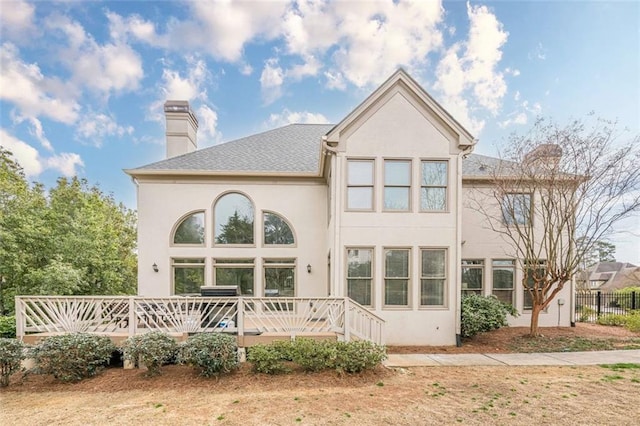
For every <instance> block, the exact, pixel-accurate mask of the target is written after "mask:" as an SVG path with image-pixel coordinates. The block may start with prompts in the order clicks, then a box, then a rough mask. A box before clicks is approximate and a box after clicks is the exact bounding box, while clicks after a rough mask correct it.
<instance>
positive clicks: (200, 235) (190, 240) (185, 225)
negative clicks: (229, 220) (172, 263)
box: [173, 212, 204, 245]
mask: <svg viewBox="0 0 640 426" xmlns="http://www.w3.org/2000/svg"><path fill="white" fill-rule="evenodd" d="M173 243H174V244H197V245H203V244H204V212H197V213H193V214H191V215H189V216H187V217H185V218H184V219H182V221H181V222H180V224H179V225H178V226H177V227H176V231H175V232H174V234H173Z"/></svg>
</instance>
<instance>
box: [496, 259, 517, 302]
mask: <svg viewBox="0 0 640 426" xmlns="http://www.w3.org/2000/svg"><path fill="white" fill-rule="evenodd" d="M491 270H492V271H493V272H492V274H493V279H492V281H493V289H492V294H493V295H494V296H495V297H497V298H498V300H500V301H501V302H503V303H508V304H510V305H513V304H514V299H513V296H514V291H513V289H514V285H515V262H514V261H513V260H493V261H492V262H491Z"/></svg>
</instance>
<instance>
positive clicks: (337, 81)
mask: <svg viewBox="0 0 640 426" xmlns="http://www.w3.org/2000/svg"><path fill="white" fill-rule="evenodd" d="M324 77H325V78H326V79H327V88H328V89H337V90H344V89H346V87H347V83H346V82H345V81H344V77H342V74H341V73H339V72H337V71H325V73H324Z"/></svg>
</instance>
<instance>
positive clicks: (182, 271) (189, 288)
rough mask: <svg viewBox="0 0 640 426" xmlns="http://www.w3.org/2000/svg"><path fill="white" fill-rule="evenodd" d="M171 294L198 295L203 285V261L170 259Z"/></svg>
mask: <svg viewBox="0 0 640 426" xmlns="http://www.w3.org/2000/svg"><path fill="white" fill-rule="evenodd" d="M171 269H172V270H173V294H176V295H179V294H198V295H199V294H200V287H202V286H203V285H204V259H200V258H192V259H171Z"/></svg>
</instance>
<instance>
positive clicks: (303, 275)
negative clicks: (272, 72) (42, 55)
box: [126, 69, 571, 345]
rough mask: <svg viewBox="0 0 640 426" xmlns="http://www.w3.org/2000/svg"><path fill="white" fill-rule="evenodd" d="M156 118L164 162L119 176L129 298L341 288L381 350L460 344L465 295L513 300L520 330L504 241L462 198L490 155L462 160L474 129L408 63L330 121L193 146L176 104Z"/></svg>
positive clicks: (192, 130) (476, 184) (562, 317)
mask: <svg viewBox="0 0 640 426" xmlns="http://www.w3.org/2000/svg"><path fill="white" fill-rule="evenodd" d="M165 115H166V123H167V127H166V135H167V158H166V159H165V160H162V161H159V162H156V163H153V164H148V165H145V166H142V167H138V168H135V169H130V170H126V173H128V174H129V175H131V176H132V177H133V178H134V181H135V182H136V185H137V194H138V220H139V224H138V244H139V245H138V249H139V267H138V283H139V284H138V294H139V295H140V296H146V297H165V296H172V295H185V294H194V293H195V294H199V293H200V292H201V287H205V288H209V287H216V286H228V285H234V286H237V288H238V289H239V292H240V293H241V294H242V295H243V296H246V297H255V298H258V297H271V298H273V300H274V301H276V300H277V298H278V297H280V298H283V297H296V298H327V297H328V298H339V297H342V298H344V297H347V296H348V297H349V298H351V299H352V300H353V301H355V302H357V304H359V305H361V306H363V307H364V308H365V309H367V310H369V311H370V312H372V313H374V314H375V315H377V316H379V317H380V318H382V319H383V320H384V323H385V328H386V330H385V336H386V343H387V344H393V345H453V344H456V342H457V338H458V337H459V333H460V298H461V295H463V294H469V293H478V294H483V295H490V294H493V295H495V296H496V297H498V298H499V299H500V300H503V301H506V302H510V303H512V304H513V305H514V306H515V307H516V308H517V309H518V310H519V311H520V312H521V315H520V316H519V317H517V318H511V319H510V323H511V324H512V325H518V326H524V325H528V323H529V317H530V315H528V310H530V308H531V305H530V300H529V298H528V297H526V296H528V293H525V292H523V289H522V286H521V285H519V283H520V282H521V279H522V276H523V271H522V270H520V269H519V268H518V266H517V262H516V261H515V259H514V254H513V251H512V250H510V249H509V246H508V245H506V244H505V243H504V242H503V241H502V240H501V238H500V237H499V236H498V235H497V234H496V233H495V232H493V231H491V230H490V229H488V228H487V227H486V225H485V224H484V217H483V216H482V215H481V214H480V213H479V212H477V211H475V210H474V209H473V208H471V207H470V206H468V205H467V204H466V203H465V200H466V199H467V198H469V197H470V196H472V195H473V194H474V193H476V192H477V191H478V188H482V187H486V186H487V185H490V179H489V178H490V176H489V174H488V172H487V167H486V165H487V164H492V163H495V162H496V161H498V160H497V159H494V158H490V157H485V156H481V155H476V154H472V151H473V148H474V146H475V144H476V140H475V139H474V137H473V136H472V135H471V134H470V133H469V131H467V130H466V129H465V128H464V127H463V126H462V125H461V124H460V123H458V122H457V121H456V120H455V119H454V117H452V116H451V115H450V114H449V113H448V112H447V111H446V110H445V109H444V108H443V107H442V106H441V105H439V104H438V103H437V102H436V101H435V100H434V99H433V98H432V97H431V96H430V95H429V94H428V93H427V92H426V91H425V90H424V89H423V88H422V87H420V85H419V84H418V83H417V82H416V81H415V80H414V79H413V78H411V77H410V76H409V75H408V74H407V73H406V72H405V71H404V70H402V69H400V70H398V71H396V72H395V73H394V74H393V75H392V76H391V77H390V78H389V79H388V80H387V81H385V82H384V83H383V84H382V85H381V86H380V87H379V88H377V89H376V90H375V91H374V92H373V93H372V94H371V95H370V96H369V97H368V98H366V99H365V100H364V101H363V102H362V103H361V104H360V105H359V106H358V107H356V108H355V109H354V110H353V111H352V112H351V113H349V114H348V115H347V116H346V117H344V118H343V119H342V121H340V122H339V123H338V124H336V125H325V124H317V125H316V124H292V125H288V126H285V127H281V128H277V129H273V130H269V131H266V132H263V133H260V134H256V135H251V136H247V137H244V138H241V139H238V140H234V141H231V142H227V143H224V144H220V145H216V146H212V147H209V148H206V149H201V150H198V149H197V143H196V134H197V126H198V120H197V118H196V117H195V115H194V114H193V112H192V111H191V109H190V108H189V105H188V103H186V102H184V101H167V103H166V104H165ZM513 195H514V197H521V198H522V199H523V200H524V199H525V198H526V201H527V202H535V200H532V199H531V194H513ZM497 208H499V207H497ZM516 220H518V219H517V218H516ZM522 220H525V219H524V218H522ZM505 226H509V224H508V223H506V224H505ZM287 300H289V299H287ZM559 300H560V301H561V303H559V304H555V303H554V304H552V305H550V306H549V307H548V308H547V310H546V311H545V312H543V313H542V314H541V317H540V325H541V326H557V325H561V326H568V325H569V324H570V321H571V318H570V312H571V303H570V302H571V290H570V289H569V288H568V287H567V288H566V289H565V290H563V292H562V293H561V294H560V295H559ZM565 301H566V303H563V302H565ZM311 303H313V302H311ZM287 306H288V307H287ZM287 306H285V307H282V308H281V309H283V310H287V309H292V308H291V306H289V305H287Z"/></svg>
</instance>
